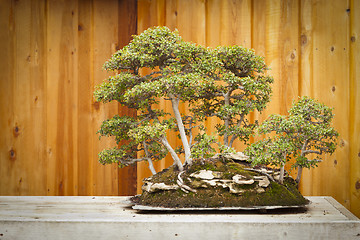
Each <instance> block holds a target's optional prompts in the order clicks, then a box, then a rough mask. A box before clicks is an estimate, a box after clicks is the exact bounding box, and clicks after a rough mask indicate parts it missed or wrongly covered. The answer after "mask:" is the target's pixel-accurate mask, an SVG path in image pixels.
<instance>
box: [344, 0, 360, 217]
mask: <svg viewBox="0 0 360 240" xmlns="http://www.w3.org/2000/svg"><path fill="white" fill-rule="evenodd" d="M349 89H350V109H349V111H350V117H349V125H350V126H349V134H350V135H349V139H350V142H349V143H350V210H351V211H352V212H353V213H354V214H355V215H357V216H358V217H359V216H360V138H359V133H360V2H359V1H356V0H351V2H350V86H349ZM343 161H345V159H344V160H343Z"/></svg>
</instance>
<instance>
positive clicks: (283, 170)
mask: <svg viewBox="0 0 360 240" xmlns="http://www.w3.org/2000/svg"><path fill="white" fill-rule="evenodd" d="M284 173H285V164H284V163H282V164H281V167H280V183H281V184H284Z"/></svg>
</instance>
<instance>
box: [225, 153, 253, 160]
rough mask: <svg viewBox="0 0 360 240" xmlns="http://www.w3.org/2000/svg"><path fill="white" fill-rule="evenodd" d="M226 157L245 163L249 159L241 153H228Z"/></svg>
mask: <svg viewBox="0 0 360 240" xmlns="http://www.w3.org/2000/svg"><path fill="white" fill-rule="evenodd" d="M226 157H228V158H231V159H234V160H239V161H246V160H248V159H249V157H248V156H246V155H245V154H244V153H243V152H237V153H228V154H227V155H226Z"/></svg>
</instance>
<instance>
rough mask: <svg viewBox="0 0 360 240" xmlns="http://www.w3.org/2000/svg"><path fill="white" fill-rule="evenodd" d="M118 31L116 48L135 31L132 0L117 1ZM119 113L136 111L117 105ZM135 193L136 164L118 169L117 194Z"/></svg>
mask: <svg viewBox="0 0 360 240" xmlns="http://www.w3.org/2000/svg"><path fill="white" fill-rule="evenodd" d="M118 16H119V20H118V23H119V33H118V41H119V44H118V48H122V47H124V46H125V45H127V44H128V43H129V42H130V40H131V39H132V37H131V35H135V34H136V33H137V2H136V1H132V0H121V1H119V13H118ZM119 115H120V116H122V115H126V116H132V117H134V116H136V111H134V110H130V109H128V108H126V107H123V106H119ZM136 193H137V166H136V165H134V166H129V167H126V168H121V169H119V190H118V194H119V195H127V196H129V195H135V194H136Z"/></svg>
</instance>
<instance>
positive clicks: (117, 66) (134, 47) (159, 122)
mask: <svg viewBox="0 0 360 240" xmlns="http://www.w3.org/2000/svg"><path fill="white" fill-rule="evenodd" d="M104 68H105V69H106V70H109V71H115V72H116V74H115V75H114V76H111V77H109V78H108V79H107V80H105V81H104V82H103V83H102V84H101V85H100V86H98V88H97V90H96V91H95V93H94V94H95V97H96V100H97V101H102V102H110V101H113V100H115V101H117V102H119V103H120V104H121V105H123V106H126V107H128V108H131V109H135V110H136V111H137V113H138V114H137V116H136V117H129V116H114V117H113V118H111V119H108V120H105V121H104V122H103V124H102V126H101V128H100V130H99V133H100V135H101V136H115V139H116V141H117V143H119V142H120V141H121V140H127V141H126V144H123V145H122V146H121V147H120V148H114V149H110V150H109V149H108V150H104V151H102V152H101V153H100V154H99V157H100V162H101V163H104V164H105V163H118V164H119V166H121V167H122V166H127V165H129V164H133V163H135V162H138V161H143V160H146V161H148V162H149V166H150V168H152V167H151V166H152V161H153V160H159V159H162V158H164V157H165V156H166V154H167V153H170V154H171V156H172V158H173V160H174V164H175V165H176V166H177V167H178V169H179V170H180V171H181V170H182V169H183V164H182V162H181V160H180V158H179V154H182V153H184V155H185V163H184V164H189V165H191V164H192V161H193V159H197V158H203V157H209V156H212V155H213V154H214V152H215V148H214V147H215V145H216V144H218V145H219V146H220V148H219V149H221V151H224V152H226V151H231V148H232V146H233V142H234V140H235V139H237V138H238V139H240V140H241V141H247V140H248V139H249V137H250V136H251V134H252V133H253V131H254V128H255V126H256V124H257V123H256V122H255V123H251V122H250V121H249V119H248V115H249V113H250V112H252V111H254V110H257V111H259V112H261V111H262V110H263V109H264V108H265V106H266V104H267V103H268V102H269V100H270V96H271V87H270V85H271V83H272V82H273V78H272V77H270V76H266V75H265V74H264V72H265V70H266V69H267V68H266V65H265V63H264V60H263V58H262V57H259V56H257V55H255V53H254V51H253V50H249V49H246V48H243V47H240V46H227V47H224V46H221V47H218V48H215V49H211V48H206V47H203V46H200V45H196V44H194V43H189V42H186V41H184V40H183V39H182V38H181V37H180V35H179V33H178V32H177V31H170V30H169V29H168V28H167V27H153V28H149V29H148V30H146V31H144V32H143V33H142V34H140V35H137V36H134V38H133V40H132V41H131V42H130V43H129V44H128V45H127V46H125V47H124V48H122V49H120V50H119V51H117V52H116V53H115V54H114V55H113V56H112V57H111V58H110V59H109V60H108V61H107V62H106V63H105V64H104ZM145 69H150V70H151V72H150V73H148V74H144V73H145V72H149V71H146V70H145ZM160 98H162V99H165V100H167V101H170V102H171V106H172V112H165V111H164V109H158V108H157V107H156V104H157V103H158V101H159V99H160ZM180 103H184V104H188V105H189V109H190V113H189V114H188V115H184V114H182V113H181V112H180V110H179V104H180ZM209 117H216V118H219V119H220V120H221V121H222V124H219V125H217V126H216V130H217V134H218V135H219V136H221V137H222V138H223V142H222V143H217V142H216V140H215V137H214V136H211V135H209V134H208V133H207V131H206V129H205V127H204V124H203V123H204V121H205V120H206V119H207V118H209ZM194 128H198V131H197V134H195V135H194V131H193V129H194ZM169 131H173V132H174V133H175V134H177V135H178V136H179V137H180V139H181V141H182V146H180V148H177V149H176V146H171V145H170V144H169V141H168V138H167V133H168V132H169ZM137 153H139V154H137ZM152 171H153V170H152ZM153 172H154V171H153Z"/></svg>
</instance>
